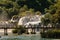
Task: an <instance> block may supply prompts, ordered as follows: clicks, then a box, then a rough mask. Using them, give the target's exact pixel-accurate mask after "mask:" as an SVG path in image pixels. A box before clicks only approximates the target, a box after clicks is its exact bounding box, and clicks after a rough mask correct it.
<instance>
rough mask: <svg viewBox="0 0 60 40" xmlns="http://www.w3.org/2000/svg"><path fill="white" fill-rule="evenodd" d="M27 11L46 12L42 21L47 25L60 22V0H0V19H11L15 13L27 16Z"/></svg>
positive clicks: (31, 12) (33, 12)
mask: <svg viewBox="0 0 60 40" xmlns="http://www.w3.org/2000/svg"><path fill="white" fill-rule="evenodd" d="M28 11H30V12H28ZM27 13H30V14H35V13H38V14H40V13H41V14H45V18H42V22H43V23H44V24H45V23H46V25H47V24H48V23H51V24H56V23H60V21H59V20H60V0H0V20H8V19H11V18H12V17H13V16H14V15H18V16H25V15H28V14H27ZM30 14H29V15H30ZM46 19H47V20H46ZM46 21H48V22H46Z"/></svg>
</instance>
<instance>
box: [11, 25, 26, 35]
mask: <svg viewBox="0 0 60 40" xmlns="http://www.w3.org/2000/svg"><path fill="white" fill-rule="evenodd" d="M12 32H13V33H17V34H22V33H25V32H26V30H25V28H24V27H23V26H18V27H17V28H15V30H13V31H12Z"/></svg>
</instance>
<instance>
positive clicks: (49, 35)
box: [40, 29, 60, 39]
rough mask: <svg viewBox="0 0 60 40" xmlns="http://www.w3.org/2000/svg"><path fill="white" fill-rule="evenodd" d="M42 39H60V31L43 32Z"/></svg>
mask: <svg viewBox="0 0 60 40" xmlns="http://www.w3.org/2000/svg"><path fill="white" fill-rule="evenodd" d="M40 34H41V37H42V38H54V39H60V29H53V30H47V31H46V32H41V33H40Z"/></svg>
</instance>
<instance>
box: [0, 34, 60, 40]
mask: <svg viewBox="0 0 60 40" xmlns="http://www.w3.org/2000/svg"><path fill="white" fill-rule="evenodd" d="M0 40H60V39H47V38H41V36H40V34H38V35H37V34H35V35H19V36H1V38H0Z"/></svg>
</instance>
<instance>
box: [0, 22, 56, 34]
mask: <svg viewBox="0 0 60 40" xmlns="http://www.w3.org/2000/svg"><path fill="white" fill-rule="evenodd" d="M29 28H31V29H36V28H39V29H53V28H55V27H41V26H39V27H27V28H26V29H29ZM0 29H4V35H8V33H7V29H15V25H14V24H13V23H9V24H8V23H4V24H2V23H1V24H0Z"/></svg>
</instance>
